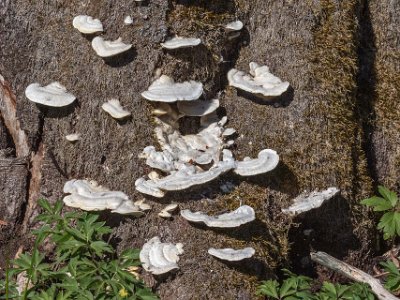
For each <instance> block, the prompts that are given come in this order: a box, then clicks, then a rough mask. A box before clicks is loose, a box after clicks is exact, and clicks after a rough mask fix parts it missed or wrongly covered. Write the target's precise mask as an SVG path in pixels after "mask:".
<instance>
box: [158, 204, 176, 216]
mask: <svg viewBox="0 0 400 300" xmlns="http://www.w3.org/2000/svg"><path fill="white" fill-rule="evenodd" d="M177 208H178V204H176V203H171V204H168V205H167V206H166V207H164V208H163V209H162V210H161V212H160V213H159V214H158V216H160V217H161V218H166V219H168V218H171V217H172V214H171V213H172V212H174V211H175V210H176V209H177Z"/></svg>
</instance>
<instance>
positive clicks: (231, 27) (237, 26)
mask: <svg viewBox="0 0 400 300" xmlns="http://www.w3.org/2000/svg"><path fill="white" fill-rule="evenodd" d="M225 28H226V30H227V31H239V30H242V29H243V23H242V21H240V20H237V21H233V22H230V23H228V24H226V26H225Z"/></svg>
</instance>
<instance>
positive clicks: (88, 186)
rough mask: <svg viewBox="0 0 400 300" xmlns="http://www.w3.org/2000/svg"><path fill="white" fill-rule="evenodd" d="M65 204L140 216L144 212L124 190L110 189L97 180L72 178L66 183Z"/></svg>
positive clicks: (89, 209)
mask: <svg viewBox="0 0 400 300" xmlns="http://www.w3.org/2000/svg"><path fill="white" fill-rule="evenodd" d="M64 193H66V194H70V195H68V196H65V197H64V199H63V201H64V203H65V205H67V206H70V207H75V208H80V209H82V210H86V211H99V210H106V209H110V210H111V212H113V213H119V214H130V215H135V216H140V215H142V214H143V212H142V211H141V210H140V208H139V207H138V206H136V205H135V204H134V203H133V202H132V201H131V200H130V199H129V197H128V195H126V194H125V193H123V192H119V191H110V190H109V189H107V188H105V187H102V186H100V185H98V184H97V183H96V182H95V181H88V180H79V179H72V180H70V181H67V182H66V183H65V185H64Z"/></svg>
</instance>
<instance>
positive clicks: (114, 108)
mask: <svg viewBox="0 0 400 300" xmlns="http://www.w3.org/2000/svg"><path fill="white" fill-rule="evenodd" d="M101 108H102V109H103V110H104V111H106V112H108V113H109V114H110V115H111V117H113V118H114V119H117V120H122V119H126V118H127V117H129V116H130V115H131V113H130V112H129V111H126V110H124V108H123V107H122V106H121V104H120V103H119V101H118V99H111V100H108V101H107V102H106V103H104V104H103V105H102V106H101Z"/></svg>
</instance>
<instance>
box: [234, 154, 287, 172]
mask: <svg viewBox="0 0 400 300" xmlns="http://www.w3.org/2000/svg"><path fill="white" fill-rule="evenodd" d="M278 163H279V155H278V154H277V153H276V151H274V150H271V149H264V150H262V151H260V152H259V153H258V158H256V159H251V158H249V157H246V158H245V159H244V160H243V161H238V162H237V166H236V169H235V170H234V172H235V173H236V174H238V175H240V176H254V175H258V174H263V173H267V172H269V171H271V170H273V169H275V167H276V166H277V165H278Z"/></svg>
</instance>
